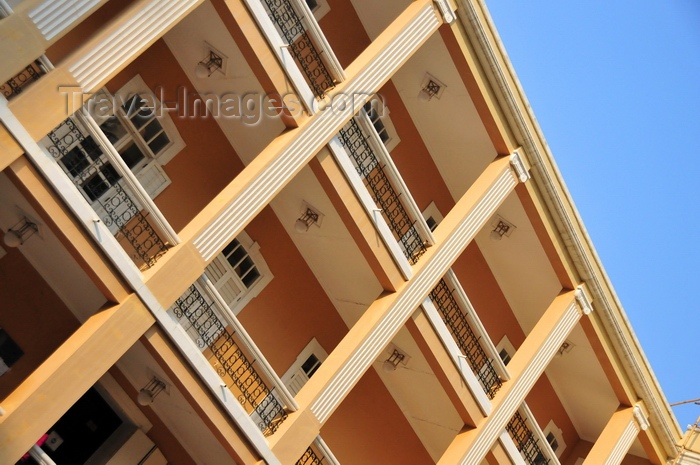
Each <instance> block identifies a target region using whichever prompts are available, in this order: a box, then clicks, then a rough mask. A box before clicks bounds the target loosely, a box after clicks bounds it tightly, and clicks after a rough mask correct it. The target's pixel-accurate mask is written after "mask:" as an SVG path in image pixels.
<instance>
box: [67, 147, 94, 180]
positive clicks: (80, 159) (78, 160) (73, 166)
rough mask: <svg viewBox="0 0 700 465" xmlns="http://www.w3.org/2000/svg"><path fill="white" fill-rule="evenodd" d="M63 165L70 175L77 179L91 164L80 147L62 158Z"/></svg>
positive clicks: (74, 148)
mask: <svg viewBox="0 0 700 465" xmlns="http://www.w3.org/2000/svg"><path fill="white" fill-rule="evenodd" d="M61 163H62V164H63V166H65V168H66V170H68V173H70V175H71V176H73V177H74V178H77V177H78V176H79V175H80V174H81V173H82V172H83V171H84V170H85V169H86V168H87V167H88V166H90V162H89V161H88V159H87V157H86V156H85V154H84V153H83V151H82V150H80V148H78V147H73V148H72V149H71V150H70V152H68V153H66V154H65V155H64V156H63V157H62V158H61Z"/></svg>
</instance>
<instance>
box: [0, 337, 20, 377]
mask: <svg viewBox="0 0 700 465" xmlns="http://www.w3.org/2000/svg"><path fill="white" fill-rule="evenodd" d="M22 355H24V351H22V349H20V347H19V346H18V345H17V343H16V342H15V341H14V340H12V338H11V337H10V335H9V334H7V332H5V330H4V329H1V328H0V375H3V374H5V373H6V372H7V371H8V370H9V369H10V367H12V365H14V364H15V363H17V360H19V359H20V357H22Z"/></svg>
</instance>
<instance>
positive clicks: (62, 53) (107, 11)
mask: <svg viewBox="0 0 700 465" xmlns="http://www.w3.org/2000/svg"><path fill="white" fill-rule="evenodd" d="M134 1H135V0H111V1H109V2H107V3H106V4H104V5H102V7H100V8H99V9H98V10H97V11H95V12H93V13H92V14H91V15H90V16H89V17H88V18H87V19H85V20H83V21H82V22H81V23H80V24H78V25H77V26H75V28H73V30H71V31H70V32H68V34H66V35H65V36H63V37H62V38H61V39H59V40H58V41H56V42H55V43H54V44H53V45H52V46H51V47H49V48H48V50H46V56H47V57H48V58H49V60H51V62H52V63H54V64H58V63H59V62H60V61H61V60H63V59H64V58H65V57H67V56H68V55H69V54H70V52H72V51H73V50H75V49H76V48H77V47H80V46H81V45H82V44H84V43H85V42H87V40H88V39H89V38H90V37H92V36H93V35H94V34H95V33H96V32H98V31H99V30H101V29H102V28H103V26H104V25H105V24H106V23H107V22H109V21H111V20H112V19H114V18H116V17H117V16H118V15H119V14H121V13H122V12H123V11H124V10H125V9H126V8H127V7H128V6H129V5H131V4H132V3H134Z"/></svg>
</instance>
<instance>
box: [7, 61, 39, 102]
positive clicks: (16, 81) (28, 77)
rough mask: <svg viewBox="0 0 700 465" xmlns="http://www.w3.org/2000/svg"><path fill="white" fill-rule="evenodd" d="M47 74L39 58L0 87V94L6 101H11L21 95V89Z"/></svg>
mask: <svg viewBox="0 0 700 465" xmlns="http://www.w3.org/2000/svg"><path fill="white" fill-rule="evenodd" d="M47 72H48V68H47V66H46V64H45V63H44V60H43V59H41V58H39V59H37V60H34V61H33V62H32V63H30V64H29V65H27V66H26V67H25V68H24V69H23V70H22V71H20V72H19V73H17V74H16V75H15V76H13V77H11V78H10V79H8V80H7V82H5V83H4V84H2V85H0V93H2V95H3V96H4V97H5V98H6V99H7V100H12V99H13V98H14V97H16V96H18V95H19V94H20V93H22V89H23V88H25V87H26V86H28V85H29V84H31V83H33V82H36V81H38V80H39V78H40V77H41V76H43V75H44V74H46V73H47Z"/></svg>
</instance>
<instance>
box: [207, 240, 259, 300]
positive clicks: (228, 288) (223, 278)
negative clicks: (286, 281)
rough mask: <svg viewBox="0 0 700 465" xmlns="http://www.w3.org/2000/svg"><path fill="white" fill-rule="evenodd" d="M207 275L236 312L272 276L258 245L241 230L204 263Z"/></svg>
mask: <svg viewBox="0 0 700 465" xmlns="http://www.w3.org/2000/svg"><path fill="white" fill-rule="evenodd" d="M205 273H206V275H207V276H208V277H209V279H210V280H211V281H212V283H214V287H215V288H216V290H217V291H219V294H221V297H223V299H224V301H225V302H226V304H227V305H228V306H229V308H230V309H231V310H232V311H234V313H237V312H238V311H240V310H241V309H242V308H243V307H244V306H245V304H247V303H248V302H249V301H250V300H251V299H252V298H253V297H255V296H257V295H258V294H259V293H260V291H262V289H263V288H264V287H265V286H266V285H267V283H268V282H269V281H270V280H271V279H272V273H271V272H270V269H269V268H268V267H267V264H266V263H265V260H264V259H263V257H262V255H261V254H260V246H259V245H258V244H257V242H253V240H252V239H251V238H250V236H248V234H246V233H245V232H242V233H241V234H239V235H238V237H237V238H235V239H234V240H232V241H231V242H230V243H229V244H228V245H227V246H226V247H225V248H224V250H223V251H222V252H221V253H220V254H219V255H217V256H216V257H215V258H214V260H213V261H212V262H211V263H210V264H209V265H208V266H207V268H206V270H205Z"/></svg>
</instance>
